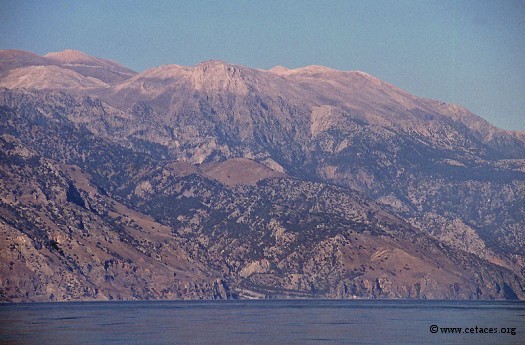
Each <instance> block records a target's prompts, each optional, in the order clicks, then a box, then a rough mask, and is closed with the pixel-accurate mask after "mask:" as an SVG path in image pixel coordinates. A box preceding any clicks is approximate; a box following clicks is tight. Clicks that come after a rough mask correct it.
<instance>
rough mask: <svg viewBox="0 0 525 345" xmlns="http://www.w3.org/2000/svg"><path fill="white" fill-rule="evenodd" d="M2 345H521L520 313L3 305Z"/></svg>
mask: <svg viewBox="0 0 525 345" xmlns="http://www.w3.org/2000/svg"><path fill="white" fill-rule="evenodd" d="M0 344H2V345H8V344H53V345H61V344H137V345H139V344H140V345H144V344H155V345H158V344H239V345H240V344H242V345H249V344H261V345H262V344H287V345H290V344H301V345H303V344H419V345H421V344H477V345H480V344H525V303H524V302H511V301H413V300H348V301H347V300H345V301H341V300H256V301H140V302H139V301H133V302H61V303H21V304H0Z"/></svg>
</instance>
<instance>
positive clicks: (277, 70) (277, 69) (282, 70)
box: [268, 66, 290, 74]
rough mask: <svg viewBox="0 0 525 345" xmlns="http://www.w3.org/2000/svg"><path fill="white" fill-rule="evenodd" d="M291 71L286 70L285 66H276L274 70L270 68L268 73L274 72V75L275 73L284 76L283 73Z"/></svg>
mask: <svg viewBox="0 0 525 345" xmlns="http://www.w3.org/2000/svg"><path fill="white" fill-rule="evenodd" d="M289 70H290V69H289V68H286V67H283V66H275V67H273V68H270V69H269V70H268V72H272V73H275V74H283V73H286V72H288V71H289Z"/></svg>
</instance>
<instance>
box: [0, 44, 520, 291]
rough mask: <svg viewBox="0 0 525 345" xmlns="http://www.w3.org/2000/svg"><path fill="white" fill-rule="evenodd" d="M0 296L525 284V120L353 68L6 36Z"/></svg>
mask: <svg viewBox="0 0 525 345" xmlns="http://www.w3.org/2000/svg"><path fill="white" fill-rule="evenodd" d="M0 118H1V121H0V147H1V149H0V185H1V187H0V230H1V237H0V241H1V245H0V299H1V300H3V301H66V300H114V299H117V300H119V299H121V300H122V299H125V300H127V299H230V298H421V299H524V298H525V236H524V232H523V230H524V229H525V132H522V131H521V132H520V131H507V130H502V129H499V128H496V127H495V126H493V125H491V124H490V123H488V122H487V121H485V120H483V119H482V118H481V117H479V116H477V115H475V114H473V113H471V112H470V111H468V110H467V109H464V108H462V107H460V106H457V105H452V104H446V103H444V102H440V101H435V100H429V99H423V98H419V97H416V96H414V95H411V94H409V93H407V92H405V91H403V90H401V89H399V88H397V87H395V86H393V85H391V84H389V83H386V82H384V81H381V80H379V79H378V78H375V77H373V76H371V75H369V74H367V73H364V72H360V71H337V70H333V69H330V68H327V67H323V66H307V67H303V68H297V69H287V68H285V67H281V66H278V67H274V68H272V69H270V70H261V69H253V68H248V67H244V66H241V65H235V64H230V63H226V62H223V61H215V60H212V61H206V62H202V63H200V64H198V65H196V66H193V67H187V66H179V65H166V66H161V67H156V68H152V69H149V70H146V71H144V72H142V73H136V72H134V71H132V70H130V69H128V68H126V67H124V66H122V65H120V64H118V63H116V62H113V61H110V60H106V59H101V58H96V57H91V56H89V55H87V54H84V53H82V52H78V51H73V50H66V51H63V52H58V53H49V54H46V55H44V56H39V55H36V54H33V53H30V52H24V51H18V50H5V51H0Z"/></svg>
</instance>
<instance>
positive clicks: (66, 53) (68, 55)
mask: <svg viewBox="0 0 525 345" xmlns="http://www.w3.org/2000/svg"><path fill="white" fill-rule="evenodd" d="M44 57H45V58H48V59H52V60H57V61H60V62H88V61H93V60H95V58H93V57H91V56H89V55H87V54H86V53H84V52H81V51H79V50H73V49H66V50H63V51H61V52H52V53H47V54H46V55H44Z"/></svg>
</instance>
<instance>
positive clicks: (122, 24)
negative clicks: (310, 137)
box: [0, 0, 525, 130]
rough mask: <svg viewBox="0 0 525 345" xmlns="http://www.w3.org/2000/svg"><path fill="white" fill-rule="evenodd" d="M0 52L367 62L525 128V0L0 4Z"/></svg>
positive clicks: (16, 0) (354, 65)
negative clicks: (67, 50) (73, 51)
mask: <svg viewBox="0 0 525 345" xmlns="http://www.w3.org/2000/svg"><path fill="white" fill-rule="evenodd" d="M0 6H1V8H0V49H12V48H16V49H22V50H28V51H32V52H34V53H37V54H44V53H47V52H51V51H60V50H64V49H68V48H71V49H77V50H81V51H84V52H86V53H88V54H90V55H94V56H99V57H104V58H109V59H112V60H115V61H118V62H120V63H122V64H124V65H126V66H128V67H130V68H132V69H135V70H137V71H142V70H144V69H147V68H149V67H154V66H159V65H162V64H169V63H176V64H179V65H195V64H197V63H199V62H201V61H204V60H210V59H220V60H225V61H228V62H231V63H237V64H242V65H245V66H248V67H256V68H264V69H267V68H271V67H273V66H276V65H282V66H285V67H288V68H295V67H300V66H306V65H314V64H315V65H325V66H329V67H332V68H336V69H341V70H361V71H365V72H368V73H370V74H372V75H375V76H377V77H379V78H381V79H383V80H385V81H388V82H390V83H392V84H394V85H396V86H398V87H401V88H403V89H405V90H407V91H409V92H411V93H413V94H415V95H417V96H421V97H428V98H433V99H439V100H442V101H446V102H450V103H457V104H460V105H463V106H465V107H467V108H469V109H470V110H472V111H473V112H474V113H476V114H478V115H480V116H482V117H484V118H485V119H487V120H489V121H490V122H492V123H494V124H495V125H497V126H499V127H502V128H506V129H520V130H525V0H519V1H512V0H495V1H483V0H476V1H467V0H464V1H446V0H435V1H422V0H421V1H416V0H413V1H401V0H391V1H371V0H365V1H349V0H346V1H335V0H334V1H306V0H299V1H270V0H261V1H255V0H254V1H226V0H225V1H197V0H188V1H173V0H171V1H170V0H168V1H145V0H144V1H110V0H106V1H94V0H88V1H85V0H84V1H47V0H46V1H20V0H13V1H10V0H9V1H7V0H0Z"/></svg>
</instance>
